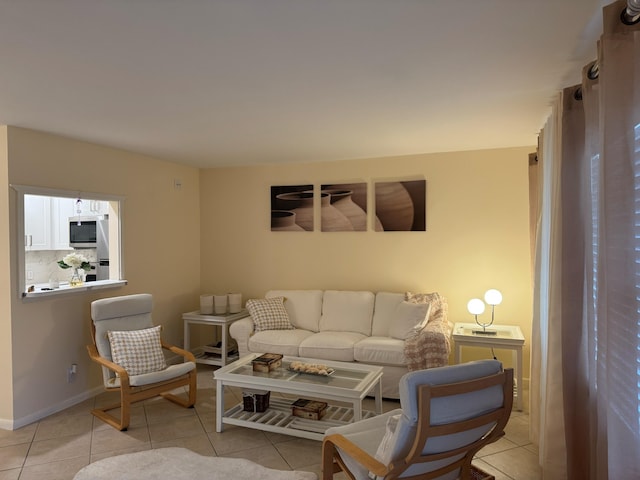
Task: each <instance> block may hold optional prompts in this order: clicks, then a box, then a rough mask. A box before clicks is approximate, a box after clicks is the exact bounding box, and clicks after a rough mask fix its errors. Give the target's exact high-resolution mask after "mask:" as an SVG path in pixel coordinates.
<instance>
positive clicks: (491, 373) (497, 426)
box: [322, 360, 513, 480]
mask: <svg viewBox="0 0 640 480" xmlns="http://www.w3.org/2000/svg"><path fill="white" fill-rule="evenodd" d="M400 404H401V407H402V408H400V409H396V410H393V411H391V412H387V413H385V414H383V415H380V416H377V417H373V418H369V419H366V420H362V421H359V422H355V423H352V424H348V425H344V426H340V427H333V428H330V429H328V430H327V432H326V435H325V438H324V441H323V444H322V471H323V480H328V479H331V478H333V475H334V473H337V472H339V471H344V472H345V473H346V475H347V476H348V477H349V478H351V479H358V480H360V479H362V480H370V479H371V478H376V479H394V478H403V479H404V478H406V479H418V478H420V479H443V480H444V479H446V480H454V479H463V480H467V479H483V480H484V479H493V476H491V475H487V474H484V472H482V471H481V470H479V469H477V468H476V467H473V466H472V465H471V461H472V459H473V456H474V455H475V454H476V453H477V452H478V451H479V450H480V449H481V448H482V447H484V446H485V445H487V444H489V443H491V442H494V441H496V440H497V439H499V438H500V437H501V436H502V435H504V427H505V426H506V424H507V421H508V420H509V416H510V414H511V408H512V406H513V369H505V370H503V369H502V365H501V363H500V362H498V361H496V360H482V361H477V362H469V363H466V364H461V365H453V366H447V367H440V368H431V369H427V370H420V371H415V372H410V373H408V374H406V375H404V376H403V377H402V379H401V380H400ZM370 474H372V475H373V476H371V477H370V476H369V475H370Z"/></svg>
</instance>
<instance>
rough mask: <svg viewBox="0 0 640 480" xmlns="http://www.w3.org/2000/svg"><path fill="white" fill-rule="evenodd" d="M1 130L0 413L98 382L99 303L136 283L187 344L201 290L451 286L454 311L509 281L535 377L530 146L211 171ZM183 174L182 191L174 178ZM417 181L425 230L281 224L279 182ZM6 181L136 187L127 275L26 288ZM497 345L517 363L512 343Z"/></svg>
mask: <svg viewBox="0 0 640 480" xmlns="http://www.w3.org/2000/svg"><path fill="white" fill-rule="evenodd" d="M0 128H2V129H1V130H0V184H1V185H2V189H3V192H4V195H0V198H4V200H0V211H2V212H4V213H3V218H7V217H6V215H8V216H9V217H10V221H9V222H6V221H2V222H0V258H4V260H5V264H10V265H11V269H10V276H7V274H6V273H5V275H4V276H0V292H3V293H0V295H2V302H0V308H1V309H2V314H3V315H2V316H0V325H1V326H0V338H1V339H2V340H0V342H3V343H2V344H0V365H2V367H1V368H0V381H2V384H3V385H9V388H3V389H0V390H1V392H0V426H2V425H1V424H3V423H6V422H11V421H13V422H14V423H16V424H22V423H24V422H25V421H28V420H29V419H31V420H33V419H36V418H37V417H38V416H41V414H42V413H43V412H44V413H46V412H47V409H51V408H52V406H54V407H59V406H61V405H67V406H68V405H72V404H73V403H76V402H77V401H79V399H82V397H83V396H84V395H86V394H87V392H88V391H90V390H91V389H93V388H95V387H98V386H99V385H100V372H99V370H98V369H97V367H95V366H93V365H90V364H89V361H88V357H87V355H86V350H85V344H86V343H88V342H89V341H90V338H89V305H90V302H91V301H92V300H94V299H96V298H99V297H103V296H115V295H124V294H129V293H138V292H150V293H152V294H154V296H155V298H156V305H155V311H154V320H155V321H156V323H160V324H162V325H164V327H165V330H164V335H165V337H166V338H167V339H168V340H169V341H171V342H174V343H177V344H181V343H182V322H181V320H180V315H181V313H182V312H185V311H189V310H193V309H197V308H198V294H199V293H203V292H228V291H232V290H233V291H240V292H242V293H243V295H244V299H245V300H246V299H247V298H250V297H260V296H262V295H264V293H265V291H267V290H268V289H271V288H322V289H329V288H335V289H353V290H355V289H367V290H373V291H380V290H388V291H399V292H401V291H405V290H415V291H434V290H437V291H439V292H441V293H442V294H443V295H445V296H446V297H447V299H448V301H449V308H450V319H451V320H452V321H454V322H455V321H471V320H472V318H471V317H470V315H469V314H468V313H467V312H466V303H467V301H468V300H469V299H470V298H471V297H474V296H482V294H483V293H484V291H485V290H486V289H488V288H492V287H494V288H498V289H500V290H502V292H503V294H504V302H503V304H502V305H500V306H499V307H498V311H497V322H498V323H509V324H517V325H520V326H521V327H522V329H523V330H524V332H525V336H526V338H527V346H526V349H525V363H526V365H525V377H527V376H528V375H527V373H526V372H528V368H529V367H528V358H529V348H528V344H529V339H530V330H531V327H530V318H531V285H530V282H531V277H530V271H529V268H530V267H529V266H530V264H529V236H528V180H527V155H528V153H529V152H530V151H531V150H532V148H531V147H527V148H511V149H499V150H490V151H475V152H456V153H445V154H433V155H416V156H406V157H397V158H374V159H363V160H353V161H339V162H332V163H322V164H312V163H309V164H301V165H271V166H259V167H244V168H220V169H210V170H201V171H199V170H198V169H195V168H190V167H186V166H182V165H178V164H173V163H169V162H164V161H161V160H157V159H153V158H149V157H146V156H142V155H137V154H134V153H130V152H124V151H121V150H116V149H111V148H107V147H102V146H98V145H93V144H89V143H84V142H77V141H73V140H70V139H66V138H62V137H58V136H54V135H48V134H44V133H40V132H35V131H31V130H26V129H21V128H16V127H8V128H5V127H0ZM176 178H178V179H180V180H181V181H182V185H183V186H182V189H181V190H176V189H174V187H173V181H174V179H176ZM416 178H424V179H426V180H427V231H426V232H380V233H376V232H373V231H367V232H353V233H322V232H319V231H315V232H301V233H289V232H271V231H270V220H269V217H270V215H269V210H270V205H269V188H270V186H272V185H292V184H302V183H305V184H306V183H312V184H314V185H315V186H316V187H319V185H320V184H322V183H340V182H362V181H364V182H368V183H370V185H372V183H371V182H372V181H373V180H392V179H416ZM8 183H13V184H24V185H32V186H40V187H49V188H58V189H66V190H73V191H77V190H82V191H87V192H97V193H105V194H114V195H121V196H124V197H125V201H124V215H123V252H124V256H125V262H124V264H125V277H126V279H127V280H128V281H129V284H128V286H126V287H122V288H117V289H110V290H104V291H101V292H97V293H78V294H73V295H69V296H61V297H53V298H46V299H40V300H35V301H24V300H22V299H20V298H19V296H18V291H17V285H16V281H15V278H16V277H17V274H16V268H17V267H16V264H15V259H16V258H17V254H16V251H17V250H16V248H17V241H18V240H17V239H16V238H14V237H15V235H13V232H15V231H16V225H15V214H14V210H15V203H16V193H15V191H13V190H12V189H10V188H8V186H7V184H8ZM0 193H1V192H0ZM370 194H371V192H370ZM7 199H9V203H8V204H7ZM316 220H317V221H319V216H317V219H316ZM9 245H10V247H9ZM5 272H6V270H5ZM1 287H4V288H1ZM11 339H12V340H11ZM12 352H13V356H12ZM471 353H472V355H473V356H474V357H476V356H479V355H486V352H471ZM498 354H499V358H500V359H501V360H504V361H505V363H507V364H510V356H508V355H507V354H506V353H505V352H502V353H500V352H498ZM70 363H77V364H78V365H79V374H78V378H77V380H76V382H74V383H72V384H68V383H67V381H66V370H67V367H68V365H69V364H70Z"/></svg>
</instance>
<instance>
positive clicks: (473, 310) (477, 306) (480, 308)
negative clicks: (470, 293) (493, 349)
mask: <svg viewBox="0 0 640 480" xmlns="http://www.w3.org/2000/svg"><path fill="white" fill-rule="evenodd" d="M485 302H486V303H487V304H488V305H491V321H490V322H488V323H483V322H480V321H479V320H478V315H481V314H482V313H484V309H485ZM500 303H502V294H501V293H500V292H499V291H498V290H496V289H495V288H492V289H490V290H487V291H486V292H485V294H484V302H483V301H482V300H480V299H479V298H472V299H471V300H469V303H467V310H469V313H470V314H472V315H473V316H474V317H475V319H476V323H477V324H478V325H479V326H481V327H482V330H474V331H473V333H474V334H479V335H497V334H498V332H497V331H496V330H487V327H489V326H491V325H492V324H493V320H494V315H495V306H496V305H500Z"/></svg>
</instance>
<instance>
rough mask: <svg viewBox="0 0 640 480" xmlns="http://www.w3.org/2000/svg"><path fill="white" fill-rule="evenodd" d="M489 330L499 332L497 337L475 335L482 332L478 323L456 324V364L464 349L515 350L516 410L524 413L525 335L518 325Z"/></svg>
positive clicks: (499, 326)
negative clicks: (523, 366)
mask: <svg viewBox="0 0 640 480" xmlns="http://www.w3.org/2000/svg"><path fill="white" fill-rule="evenodd" d="M487 329H488V330H494V331H497V334H496V335H487V334H478V333H473V332H474V330H482V327H480V326H478V324H476V323H456V324H455V325H454V327H453V340H454V342H455V356H454V361H455V363H456V364H458V363H460V361H461V359H462V347H464V346H468V347H487V348H497V349H506V350H513V363H514V366H515V368H514V370H515V371H514V373H515V377H516V382H515V383H516V384H515V386H514V394H515V396H516V410H518V411H522V407H523V399H522V394H521V392H522V346H523V345H524V335H523V334H522V330H520V327H518V326H517V325H491V326H490V327H487Z"/></svg>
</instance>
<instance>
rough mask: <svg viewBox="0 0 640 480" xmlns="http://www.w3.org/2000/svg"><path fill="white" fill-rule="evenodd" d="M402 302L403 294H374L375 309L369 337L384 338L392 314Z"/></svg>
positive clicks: (387, 333) (391, 320)
mask: <svg viewBox="0 0 640 480" xmlns="http://www.w3.org/2000/svg"><path fill="white" fill-rule="evenodd" d="M403 300H404V293H391V292H378V293H377V294H376V302H375V309H374V310H373V324H372V326H371V335H372V336H374V337H386V336H388V335H389V327H390V326H391V324H392V322H393V319H394V317H393V314H394V312H395V310H396V308H397V306H398V304H400V303H402V302H403Z"/></svg>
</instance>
